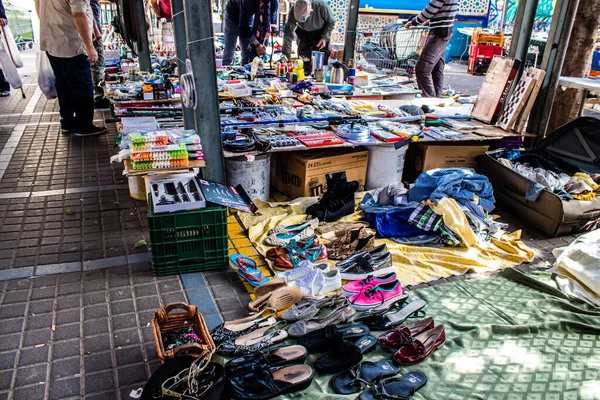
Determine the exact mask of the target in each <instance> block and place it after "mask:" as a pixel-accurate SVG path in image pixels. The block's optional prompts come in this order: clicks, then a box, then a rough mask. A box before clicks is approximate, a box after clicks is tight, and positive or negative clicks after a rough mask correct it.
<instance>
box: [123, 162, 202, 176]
mask: <svg viewBox="0 0 600 400" xmlns="http://www.w3.org/2000/svg"><path fill="white" fill-rule="evenodd" d="M123 165H124V166H125V173H126V174H127V176H140V175H149V174H153V173H163V174H166V173H171V174H172V173H174V172H188V171H189V170H190V169H192V168H203V167H204V166H206V163H205V162H204V160H190V162H189V165H188V166H187V167H183V168H155V169H133V166H132V165H131V160H130V159H128V158H126V159H125V160H124V161H123Z"/></svg>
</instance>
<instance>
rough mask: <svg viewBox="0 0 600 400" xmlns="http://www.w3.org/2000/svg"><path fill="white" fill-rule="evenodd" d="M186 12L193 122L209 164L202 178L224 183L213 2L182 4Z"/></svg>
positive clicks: (186, 0)
mask: <svg viewBox="0 0 600 400" xmlns="http://www.w3.org/2000/svg"><path fill="white" fill-rule="evenodd" d="M183 8H184V10H185V29H186V33H187V43H188V45H187V48H188V56H189V59H190V60H191V62H192V69H193V73H194V83H195V85H196V98H197V99H198V105H197V107H196V109H195V110H194V122H195V126H196V132H197V133H198V135H200V139H201V140H202V150H203V151H204V157H205V160H206V167H205V168H204V169H203V174H204V175H203V176H204V178H205V179H207V180H210V181H214V182H218V183H225V172H224V161H223V148H222V147H221V118H220V116H219V97H218V91H217V68H216V63H215V44H214V41H215V39H214V32H213V24H212V5H211V1H210V0H183Z"/></svg>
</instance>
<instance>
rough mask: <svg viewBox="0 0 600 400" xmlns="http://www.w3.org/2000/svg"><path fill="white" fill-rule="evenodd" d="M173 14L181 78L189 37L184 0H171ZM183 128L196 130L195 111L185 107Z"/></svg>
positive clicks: (176, 51) (178, 68) (178, 67)
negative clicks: (186, 31) (186, 32)
mask: <svg viewBox="0 0 600 400" xmlns="http://www.w3.org/2000/svg"><path fill="white" fill-rule="evenodd" d="M171 11H172V13H173V33H174V35H175V53H176V54H177V70H178V71H179V76H181V74H184V73H185V59H186V57H187V48H186V47H187V36H186V34H185V15H184V13H183V0H171ZM182 110H183V126H184V127H185V129H194V127H195V125H194V110H192V109H191V108H187V107H183V106H182Z"/></svg>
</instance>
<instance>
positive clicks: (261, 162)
mask: <svg viewBox="0 0 600 400" xmlns="http://www.w3.org/2000/svg"><path fill="white" fill-rule="evenodd" d="M270 173H271V154H261V155H258V156H256V157H250V158H248V157H245V156H242V157H232V158H226V159H225V174H226V177H227V184H228V185H229V186H234V187H235V186H237V185H242V187H243V188H244V190H245V191H246V193H248V196H250V198H251V199H260V200H262V201H269V194H270V190H271V183H270Z"/></svg>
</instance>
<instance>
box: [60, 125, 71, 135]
mask: <svg viewBox="0 0 600 400" xmlns="http://www.w3.org/2000/svg"><path fill="white" fill-rule="evenodd" d="M73 132H75V128H74V127H71V126H61V127H60V133H62V134H63V135H70V134H71V133H73Z"/></svg>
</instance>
